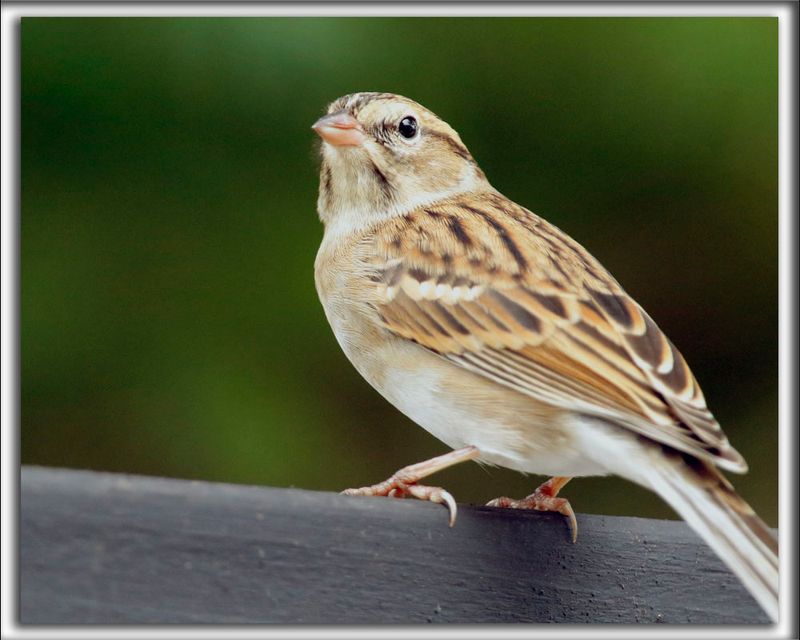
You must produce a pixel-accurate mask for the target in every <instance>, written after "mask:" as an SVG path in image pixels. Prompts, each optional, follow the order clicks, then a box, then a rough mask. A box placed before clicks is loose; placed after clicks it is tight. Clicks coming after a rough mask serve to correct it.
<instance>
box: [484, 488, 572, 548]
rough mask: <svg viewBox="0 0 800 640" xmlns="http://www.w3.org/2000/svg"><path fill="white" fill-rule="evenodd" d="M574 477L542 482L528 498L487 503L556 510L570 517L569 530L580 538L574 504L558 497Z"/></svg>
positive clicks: (537, 509)
mask: <svg viewBox="0 0 800 640" xmlns="http://www.w3.org/2000/svg"><path fill="white" fill-rule="evenodd" d="M571 479H572V478H564V477H562V476H556V477H554V478H550V479H549V480H548V481H547V482H544V483H542V484H541V485H539V487H538V488H537V489H536V491H534V492H533V493H532V494H531V495H529V496H528V497H527V498H523V499H522V500H512V499H511V498H506V497H502V498H495V499H494V500H490V501H489V502H487V503H486V505H487V506H489V507H505V508H511V509H535V510H536V511H556V512H558V513H560V514H561V515H564V516H566V517H567V518H568V519H569V530H570V534H571V535H572V541H573V542H575V541H576V540H577V539H578V521H577V520H576V519H575V512H574V511H573V510H572V505H570V503H569V501H568V500H567V499H566V498H558V497H557V496H558V492H559V491H561V489H562V488H563V487H564V485H565V484H567V482H569V481H570V480H571Z"/></svg>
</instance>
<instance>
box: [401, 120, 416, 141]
mask: <svg viewBox="0 0 800 640" xmlns="http://www.w3.org/2000/svg"><path fill="white" fill-rule="evenodd" d="M397 130H398V131H399V132H400V135H401V136H403V137H404V138H413V137H414V136H415V135H417V119H416V118H414V117H412V116H406V117H405V118H403V119H402V120H401V121H400V124H399V125H397Z"/></svg>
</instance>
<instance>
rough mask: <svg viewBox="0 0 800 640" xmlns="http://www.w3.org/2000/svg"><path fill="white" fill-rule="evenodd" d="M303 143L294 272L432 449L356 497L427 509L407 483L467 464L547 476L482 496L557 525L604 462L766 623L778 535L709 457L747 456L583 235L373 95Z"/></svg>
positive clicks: (447, 497)
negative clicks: (305, 169) (312, 198)
mask: <svg viewBox="0 0 800 640" xmlns="http://www.w3.org/2000/svg"><path fill="white" fill-rule="evenodd" d="M312 129H313V130H314V131H315V132H316V133H317V134H318V136H319V139H320V181H319V195H318V199H317V211H318V214H319V217H320V220H321V222H322V224H323V227H324V232H323V237H322V241H321V243H320V247H319V250H318V253H317V256H316V259H315V264H314V276H315V284H316V289H317V293H318V295H319V298H320V301H321V303H322V307H323V309H324V312H325V315H326V318H327V320H328V322H329V324H330V326H331V328H332V330H333V333H334V336H335V338H336V340H337V342H338V343H339V345H340V347H341V349H342V350H343V352H344V354H345V355H346V357H347V358H348V359H349V361H350V362H351V364H352V365H353V366H354V367H355V369H356V370H357V371H358V373H359V374H360V375H361V376H362V377H363V378H364V379H365V380H366V381H367V382H368V383H369V384H370V385H371V386H372V387H374V389H375V390H377V391H378V392H379V393H380V394H381V395H382V396H383V397H384V398H385V399H386V400H388V401H389V402H390V403H391V404H392V405H394V406H395V407H396V408H397V409H399V410H400V411H401V412H402V413H403V414H405V415H406V416H407V417H409V418H410V419H411V420H412V421H414V422H416V423H417V424H418V425H420V426H422V427H423V428H424V429H426V430H427V431H428V432H430V433H431V434H432V435H433V436H435V437H436V438H438V439H439V440H440V441H441V442H443V443H444V444H445V445H446V446H447V447H449V448H450V449H451V450H450V451H448V452H447V453H445V454H443V455H440V456H437V457H435V458H432V459H431V460H426V461H423V462H419V463H416V464H412V465H409V466H407V467H404V468H402V469H400V470H399V471H397V472H396V473H395V474H393V475H392V476H391V477H389V478H388V479H386V480H384V481H382V482H378V483H376V484H373V485H368V486H364V487H359V488H352V489H348V490H346V491H344V492H343V493H346V494H348V495H356V496H393V497H404V496H410V497H415V498H418V499H422V500H430V501H432V502H436V503H441V504H443V505H446V506H447V507H448V509H449V512H450V525H451V526H452V525H453V523H454V522H455V517H456V502H455V500H454V498H453V497H452V495H451V494H450V493H449V492H447V491H446V490H445V489H443V488H442V487H435V486H427V485H424V484H421V483H420V481H421V480H423V479H424V478H426V477H428V476H429V475H431V474H433V473H435V472H437V471H440V470H442V469H445V468H447V467H450V466H452V465H455V464H458V463H461V462H465V461H468V460H475V461H477V462H479V463H481V464H487V465H497V466H501V467H506V468H509V469H513V470H516V471H519V472H523V473H526V474H527V473H533V474H540V475H546V476H551V478H550V479H549V480H548V481H547V482H545V483H544V484H542V485H541V486H539V487H538V488H537V489H536V490H535V491H534V492H533V493H532V494H530V495H529V496H527V497H525V498H521V499H512V498H509V497H505V496H503V497H500V498H497V499H495V500H493V501H491V502H490V503H489V504H490V505H494V506H501V507H509V508H520V509H535V510H540V511H554V512H558V513H561V514H563V515H564V516H565V517H566V518H567V519H568V522H569V526H570V530H571V533H572V539H573V542H574V540H575V536H576V534H577V521H576V519H575V515H574V511H573V509H572V507H571V505H570V504H569V501H568V500H567V499H565V498H564V497H563V496H559V492H560V490H561V489H562V488H563V487H564V485H565V484H566V483H567V482H569V480H570V479H571V478H573V477H587V476H605V475H617V476H620V477H622V478H625V479H627V480H629V481H632V482H634V483H636V484H638V485H640V486H642V487H645V488H647V489H649V490H652V491H653V492H655V493H656V494H658V495H659V496H660V497H661V498H662V499H663V500H664V501H665V502H666V503H667V504H669V505H670V506H671V507H672V508H673V509H674V510H675V511H676V512H677V514H678V515H680V516H681V517H682V518H683V519H684V520H685V521H686V522H687V523H688V524H689V526H690V527H692V528H693V529H694V530H695V531H696V532H697V533H698V534H699V535H700V537H701V538H703V539H704V540H705V542H706V543H707V544H708V545H709V546H710V547H711V548H712V549H713V550H714V551H715V552H716V553H717V555H718V556H719V557H720V558H721V559H722V560H723V561H724V562H725V563H726V564H727V566H728V567H729V568H730V569H731V570H732V571H733V573H734V574H735V575H737V576H738V578H739V579H740V580H741V581H742V583H743V584H744V586H745V587H746V588H747V589H748V591H749V592H750V593H751V594H752V596H753V597H754V598H755V600H756V601H757V602H758V603H759V604H760V605H761V607H762V608H763V609H764V610H765V612H766V613H767V614H768V615H769V616H770V618H771V619H772V620H773V621H777V620H778V614H779V598H778V595H779V580H778V574H779V571H778V543H777V539H776V537H775V535H774V533H773V532H772V530H771V529H770V528H769V527H768V526H767V525H766V524H765V523H764V522H763V521H762V520H761V519H760V518H759V517H758V515H757V514H756V513H755V511H754V510H753V509H752V507H751V506H750V505H749V504H748V503H747V502H746V501H745V500H743V499H742V498H741V497H740V496H739V495H738V494H737V493H736V491H735V489H734V488H733V486H732V484H731V483H730V481H729V480H728V479H727V477H726V476H724V475H723V473H722V471H723V470H725V471H730V472H736V473H744V472H746V471H747V464H746V462H745V460H744V458H743V457H742V456H741V454H740V453H739V452H738V451H736V449H735V448H734V447H733V446H732V445H731V444H730V442H729V440H728V438H727V436H726V435H725V433H724V432H723V430H722V428H721V427H720V425H719V423H718V422H717V420H716V419H715V418H714V416H713V414H712V413H711V411H710V410H709V408H708V407H707V404H706V400H705V398H704V396H703V392H702V391H701V389H700V386H699V384H698V382H697V380H696V378H695V377H694V375H693V374H692V372H691V370H690V369H689V366H688V365H687V363H686V360H685V359H684V358H683V356H682V355H681V353H680V352H679V351H678V349H677V348H676V347H675V345H674V344H673V343H672V342H671V341H670V340H669V339H668V338H667V337H666V335H665V334H664V333H663V332H662V331H661V330H660V329H659V327H658V326H657V325H656V323H655V321H654V320H653V319H652V318H651V317H650V316H649V315H648V314H647V312H646V311H645V310H644V309H643V308H642V307H641V306H640V305H639V304H638V303H637V302H636V301H635V300H634V299H633V298H632V297H631V296H629V295H628V294H627V293H626V292H625V290H624V289H623V288H622V286H621V285H620V284H619V283H618V282H617V281H616V280H615V279H614V277H613V276H612V275H611V274H610V273H609V272H608V271H607V270H606V269H605V268H604V267H603V266H602V265H601V264H600V262H599V261H598V260H597V259H596V258H594V257H593V256H592V255H591V254H590V253H589V252H588V251H587V250H586V249H585V248H584V247H583V246H581V245H580V244H579V243H578V242H576V241H575V240H573V239H572V238H571V237H570V236H568V235H567V234H566V233H565V232H563V231H561V230H560V229H559V228H557V227H556V226H554V225H553V224H551V223H549V222H547V221H546V220H544V219H543V218H541V217H539V216H538V215H536V214H534V213H532V212H531V211H529V210H528V209H526V208H525V207H523V206H521V205H519V204H517V203H515V202H513V201H512V200H510V199H509V198H507V197H505V196H504V195H502V194H501V193H500V192H499V191H497V190H496V189H495V188H494V187H493V186H492V185H491V184H490V183H489V181H488V179H487V177H486V175H485V174H484V172H483V171H482V170H481V169H480V167H479V166H478V164H477V162H476V161H475V159H474V158H473V156H472V154H471V153H470V152H469V150H468V149H467V147H466V146H465V144H464V143H463V141H462V140H461V137H460V136H459V134H458V133H457V132H456V131H455V130H454V129H453V128H452V127H451V126H450V125H448V124H447V123H446V122H445V121H444V120H442V119H441V118H439V117H438V116H437V115H435V114H434V113H433V112H432V111H430V110H428V109H426V108H425V107H423V106H422V105H420V104H418V103H417V102H415V101H413V100H411V99H409V98H406V97H404V96H401V95H397V94H393V93H384V92H358V93H352V94H348V95H345V96H342V97H340V98H338V99H337V100H334V101H333V102H332V103H330V105H329V106H328V108H327V111H326V112H325V114H324V115H323V116H322V117H321V118H319V119H318V120H317V121H316V122H315V123H314V124H313V126H312Z"/></svg>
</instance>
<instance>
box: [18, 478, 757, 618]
mask: <svg viewBox="0 0 800 640" xmlns="http://www.w3.org/2000/svg"><path fill="white" fill-rule="evenodd" d="M21 477H22V480H21V497H20V511H21V513H20V528H19V536H20V537H19V541H20V563H19V573H20V616H21V622H22V623H23V624H70V623H102V624H126V623H139V624H144V623H160V624H166V623H181V624H197V623H218V624H219V623H222V624H232V623H279V624H292V623H331V624H363V623H369V624H385V623H392V624H415V623H429V622H449V623H475V622H528V623H530V622H568V623H636V622H638V623H653V622H662V623H696V624H742V623H759V624H766V623H767V622H768V621H767V619H766V617H765V615H764V614H763V613H762V612H761V610H760V608H759V607H758V606H757V605H756V603H755V602H754V601H753V600H752V598H751V597H750V596H749V595H748V594H747V592H746V591H745V590H744V589H743V587H741V586H740V584H739V583H738V581H737V580H736V578H735V577H734V576H733V575H732V574H731V573H730V572H729V571H728V570H727V569H725V567H723V565H722V564H721V563H720V561H719V560H718V559H717V558H716V557H715V556H714V555H713V554H712V552H711V551H710V550H708V548H707V547H706V546H705V545H704V544H703V543H702V542H701V540H700V539H699V538H698V537H697V536H696V535H695V534H694V533H692V532H691V531H690V530H689V529H688V528H687V527H686V525H684V524H683V523H681V522H673V521H659V520H644V519H640V518H621V517H606V516H592V515H579V516H578V522H579V527H580V535H579V538H578V542H577V544H574V545H573V544H571V543H570V542H569V540H568V533H567V528H566V526H565V524H564V521H563V519H562V518H561V517H560V516H554V515H551V514H540V513H531V512H513V511H508V510H499V509H491V508H487V507H470V506H467V505H460V507H459V515H458V522H457V524H456V526H455V527H454V528H453V529H450V528H448V527H447V514H446V511H445V510H444V509H443V508H442V507H440V506H437V505H433V504H429V503H422V502H417V501H412V500H393V499H388V498H352V497H346V496H339V495H335V494H330V493H321V492H313V491H302V490H298V489H273V488H262V487H250V486H237V485H226V484H212V483H205V482H190V481H182V480H169V479H163V478H148V477H137V476H124V475H117V474H106V473H95V472H88V471H72V470H63V469H46V468H38V467H24V468H23V470H22V476H21Z"/></svg>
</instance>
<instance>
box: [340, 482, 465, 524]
mask: <svg viewBox="0 0 800 640" xmlns="http://www.w3.org/2000/svg"><path fill="white" fill-rule="evenodd" d="M342 493H343V494H344V495H346V496H388V497H390V498H405V497H406V496H411V497H413V498H417V499H418V500H428V501H430V502H437V503H439V504H444V505H446V506H447V509H448V511H449V512H450V526H451V527H452V526H453V525H454V524H455V522H456V512H457V507H456V501H455V500H454V499H453V496H452V495H450V493H449V492H448V491H445V490H444V489H442V488H441V487H427V486H425V485H422V484H413V483H410V482H407V481H403V480H400V479H398V478H397V477H396V474H395V475H394V476H392V477H391V478H389V479H388V480H384V481H383V482H379V483H378V484H373V485H372V486H369V487H360V488H358V489H345V490H344V491H342Z"/></svg>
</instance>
